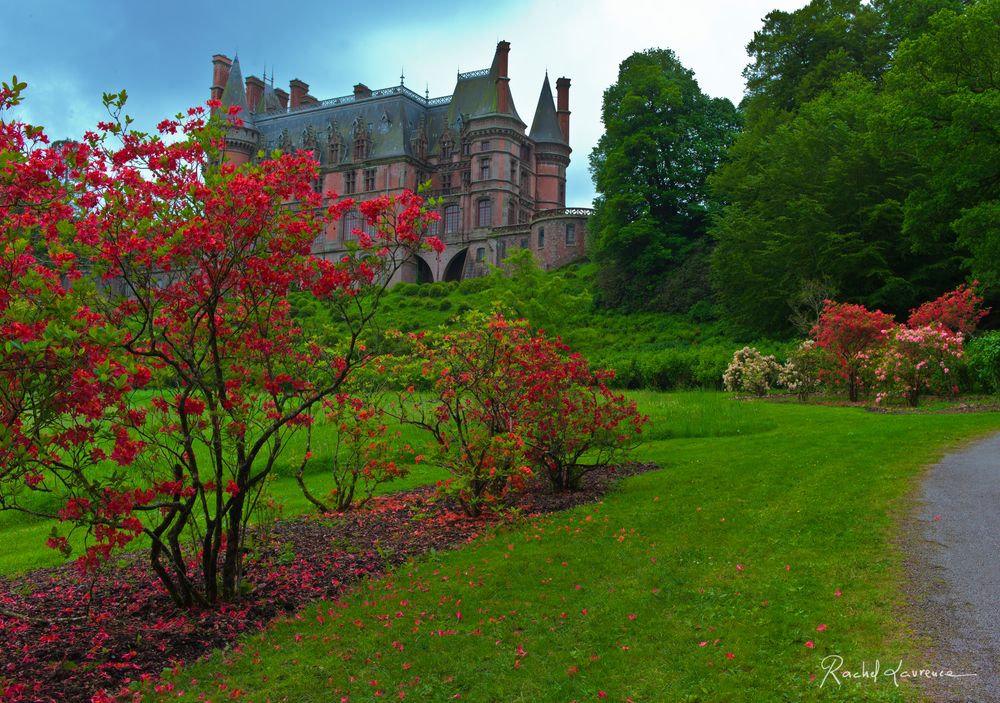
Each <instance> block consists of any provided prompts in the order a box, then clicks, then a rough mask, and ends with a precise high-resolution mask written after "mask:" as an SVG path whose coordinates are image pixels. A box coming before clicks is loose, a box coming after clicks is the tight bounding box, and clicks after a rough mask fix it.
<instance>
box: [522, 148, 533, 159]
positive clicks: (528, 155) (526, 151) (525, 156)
mask: <svg viewBox="0 0 1000 703" xmlns="http://www.w3.org/2000/svg"><path fill="white" fill-rule="evenodd" d="M530 158H531V147H530V146H528V145H527V144H522V145H521V160H522V161H527V160H528V159H530Z"/></svg>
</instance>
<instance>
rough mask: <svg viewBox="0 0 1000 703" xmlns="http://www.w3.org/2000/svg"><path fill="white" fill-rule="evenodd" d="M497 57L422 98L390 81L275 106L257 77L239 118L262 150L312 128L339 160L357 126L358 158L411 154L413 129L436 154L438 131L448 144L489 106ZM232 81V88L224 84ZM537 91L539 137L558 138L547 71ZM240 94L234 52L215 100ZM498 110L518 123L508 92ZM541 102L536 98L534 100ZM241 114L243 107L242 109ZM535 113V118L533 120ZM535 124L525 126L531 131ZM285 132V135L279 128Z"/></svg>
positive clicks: (325, 155)
mask: <svg viewBox="0 0 1000 703" xmlns="http://www.w3.org/2000/svg"><path fill="white" fill-rule="evenodd" d="M498 61H499V57H497V56H494V59H493V65H492V66H490V68H488V69H482V70H479V71H470V72H468V73H460V74H459V75H458V78H457V80H456V83H455V91H454V93H453V94H452V95H451V96H450V97H444V98H435V99H433V100H427V99H426V98H424V97H423V96H420V95H418V94H417V93H414V92H413V91H411V90H410V89H408V88H405V87H403V86H402V85H400V86H395V87H393V88H384V89H382V90H376V91H373V94H372V96H371V97H367V98H355V97H354V96H353V95H351V96H345V97H343V98H334V99H331V100H324V101H322V102H320V103H318V104H316V105H311V106H308V107H304V108H300V109H297V110H292V111H289V112H286V111H284V110H282V109H281V106H280V102H279V101H278V98H277V96H276V95H275V93H274V89H273V87H271V86H270V85H267V84H266V83H265V86H264V92H263V94H262V96H261V100H260V101H259V104H258V105H257V106H256V107H257V110H256V114H254V115H249V118H250V119H248V120H247V121H248V123H250V122H252V125H253V128H254V129H256V130H257V131H258V132H260V134H261V147H262V148H264V149H265V150H268V151H269V150H271V149H274V148H281V146H282V145H283V144H284V145H285V146H287V145H288V144H290V145H291V147H292V148H293V149H300V148H304V146H306V144H307V142H308V141H309V139H310V137H311V136H312V135H315V137H316V146H317V147H318V148H317V153H316V156H317V158H318V159H319V160H320V163H322V164H323V165H324V166H329V167H335V166H337V165H339V164H334V163H329V159H330V154H329V150H328V149H327V145H328V144H330V143H331V140H336V141H339V142H340V143H341V144H343V145H344V149H343V150H342V151H343V154H344V158H343V160H342V161H341V163H345V164H347V163H352V158H351V157H352V151H353V144H354V140H355V137H356V135H357V134H358V132H359V131H363V132H365V133H366V134H367V136H368V138H369V140H370V150H369V153H368V156H367V158H366V159H365V161H371V160H379V159H396V158H399V157H404V156H409V157H416V156H417V154H416V153H415V151H416V144H417V142H418V141H419V138H420V135H423V137H424V138H425V139H426V152H425V154H426V155H427V156H433V155H435V154H439V153H440V150H441V138H442V136H443V135H444V133H445V131H446V130H447V131H449V132H450V134H451V138H452V141H453V143H454V145H455V147H456V148H457V147H458V143H459V135H460V133H461V131H462V126H463V124H464V123H465V122H467V121H468V120H469V119H471V118H474V117H480V116H484V115H489V114H495V113H496V112H497V91H498V89H506V86H501V87H499V88H498V77H499V66H498ZM230 86H232V89H230ZM542 91H543V97H544V96H546V95H547V96H548V108H547V109H548V112H551V121H552V124H553V125H554V132H553V131H552V127H551V125H549V117H548V116H544V117H543V118H542V122H543V123H544V125H545V127H544V129H540V131H539V134H544V135H545V137H546V139H545V141H558V142H559V143H565V142H563V141H562V133H561V131H560V130H559V122H558V119H557V117H556V114H555V107H554V105H553V102H552V91H551V89H550V88H549V84H548V78H547V77H546V81H545V84H544V85H543V88H542ZM227 95H229V100H230V101H238V100H241V99H242V103H238V104H240V106H241V107H244V108H245V106H246V92H245V90H244V89H243V78H242V76H241V75H240V70H239V59H238V58H237V59H235V60H234V61H233V67H232V69H231V71H230V74H229V81H228V82H227V83H226V89H225V91H224V92H223V103H224V104H225V105H227V106H228V105H229V104H233V103H232V102H229V103H227V102H226V100H227ZM507 104H508V109H507V111H506V112H505V114H507V115H510V116H511V117H513V118H514V119H516V120H517V121H518V122H521V124H524V123H523V121H522V120H521V118H520V116H519V115H518V114H517V109H516V108H515V107H514V101H513V99H512V98H509V99H508V101H507ZM542 104H543V101H542V99H541V98H540V99H539V105H540V106H541V105H542ZM243 114H244V115H245V116H246V115H247V113H246V112H244V113H243ZM539 119H540V118H539V115H538V114H536V115H535V123H538V122H539ZM534 131H535V126H534V125H533V126H532V135H531V136H532V137H533V138H534ZM286 132H287V135H286V134H285V133H286Z"/></svg>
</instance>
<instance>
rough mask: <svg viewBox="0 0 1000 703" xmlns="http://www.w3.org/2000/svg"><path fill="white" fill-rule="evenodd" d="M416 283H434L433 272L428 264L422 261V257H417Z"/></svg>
mask: <svg viewBox="0 0 1000 703" xmlns="http://www.w3.org/2000/svg"><path fill="white" fill-rule="evenodd" d="M415 258H416V260H417V283H433V282H434V272H433V271H432V270H431V267H430V264H428V263H427V262H426V261H424V257H422V256H417V257H415Z"/></svg>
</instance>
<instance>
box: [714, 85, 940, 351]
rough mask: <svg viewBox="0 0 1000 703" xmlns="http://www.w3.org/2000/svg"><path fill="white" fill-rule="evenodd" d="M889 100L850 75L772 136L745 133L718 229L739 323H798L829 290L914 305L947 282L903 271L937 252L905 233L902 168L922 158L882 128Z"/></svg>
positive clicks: (725, 299)
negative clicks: (925, 252)
mask: <svg viewBox="0 0 1000 703" xmlns="http://www.w3.org/2000/svg"><path fill="white" fill-rule="evenodd" d="M880 100H881V97H880V96H879V94H878V93H877V92H876V91H875V89H874V87H873V86H872V84H871V83H869V82H868V81H867V80H865V79H863V78H861V77H858V76H847V77H845V78H843V79H841V80H840V81H838V82H837V83H836V85H835V86H834V89H833V90H832V91H829V92H827V93H824V94H822V95H820V96H819V97H817V98H815V99H813V100H810V101H809V102H807V103H806V104H805V105H803V106H802V107H801V109H800V110H799V111H798V113H797V114H796V115H795V116H794V117H792V118H791V119H790V120H789V121H787V122H786V123H784V124H782V125H781V126H779V127H778V128H777V129H775V130H774V131H773V132H771V133H770V134H767V135H765V136H762V137H759V138H758V140H756V141H753V142H742V141H741V143H740V144H738V145H737V146H736V147H734V150H733V152H734V153H733V162H734V166H733V167H732V168H726V169H723V170H721V171H720V172H719V173H718V174H717V175H716V176H715V177H714V179H713V181H712V183H713V185H714V186H715V187H716V188H717V189H718V191H720V193H724V194H725V197H726V198H727V200H728V201H729V203H728V204H727V205H726V206H725V208H724V209H723V211H722V213H721V216H720V217H719V218H718V220H717V223H716V226H715V228H714V230H713V233H714V234H715V236H716V238H717V240H718V243H717V246H716V249H715V252H714V261H713V264H714V266H713V280H714V282H715V284H716V287H717V291H718V298H719V302H720V303H721V305H722V307H723V310H724V312H725V315H726V317H727V319H729V320H731V321H733V322H735V323H738V325H739V327H741V328H743V329H746V330H748V331H753V332H769V333H781V332H786V331H789V330H790V329H791V328H792V326H793V319H794V318H795V317H796V313H802V312H803V310H802V308H803V307H804V306H810V305H811V303H815V301H814V300H812V298H815V297H817V296H820V299H822V296H827V297H834V296H837V297H838V299H842V298H846V299H849V300H852V301H855V302H860V303H864V304H865V305H867V306H869V307H875V308H881V309H887V310H891V311H895V312H905V311H906V310H908V309H909V308H910V307H913V306H914V305H916V304H917V303H918V302H920V300H922V299H924V298H925V297H926V296H927V294H928V292H931V293H933V292H934V291H935V290H936V282H935V283H927V284H925V283H924V282H922V281H920V280H916V279H913V278H911V277H904V276H902V275H901V273H900V272H902V271H908V272H913V271H914V269H916V268H918V266H919V265H920V264H921V263H923V264H925V265H930V264H931V262H921V261H918V260H916V257H915V255H913V254H912V253H911V252H910V247H909V246H908V244H907V243H906V242H904V241H903V239H902V232H901V230H902V219H903V213H902V209H903V200H904V199H905V198H906V195H907V185H908V179H907V178H905V177H902V176H901V174H908V173H910V172H911V171H912V167H911V165H910V163H909V162H908V159H906V158H905V157H904V156H899V155H895V154H891V153H885V152H886V150H884V149H883V147H882V144H881V141H880V135H879V134H878V133H877V132H875V131H873V130H872V127H871V125H870V122H871V119H872V116H873V115H874V114H876V113H877V112H878V110H879V105H880ZM745 150H746V151H745ZM747 151H748V152H749V153H746V152H747ZM933 263H934V265H935V266H936V265H937V263H938V262H936V261H935V262H933ZM952 268H954V262H953V266H952ZM811 307H812V309H813V310H815V309H816V307H815V305H812V306H811ZM799 317H800V318H801V315H799ZM800 331H801V330H800Z"/></svg>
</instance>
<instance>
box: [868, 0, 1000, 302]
mask: <svg viewBox="0 0 1000 703" xmlns="http://www.w3.org/2000/svg"><path fill="white" fill-rule="evenodd" d="M886 84H887V89H886V109H885V112H884V115H883V129H884V131H885V133H886V135H887V139H888V141H889V143H890V146H891V147H892V148H893V149H895V150H897V151H900V152H905V153H910V154H913V156H914V158H915V160H916V162H917V163H918V165H919V166H920V168H921V177H920V179H919V181H918V182H917V184H916V185H915V187H914V188H913V189H912V190H911V192H910V194H909V197H908V198H907V200H906V207H905V220H904V225H903V229H904V232H905V233H906V235H907V237H909V238H910V240H911V241H912V242H913V246H914V247H915V248H917V249H918V250H921V251H924V250H934V249H937V248H940V246H941V243H942V242H944V243H947V242H951V241H954V240H956V239H957V243H958V245H959V247H960V249H959V251H961V252H968V253H969V254H970V257H969V259H968V260H967V261H966V267H967V269H968V270H970V271H971V273H972V274H973V275H974V276H977V277H979V278H980V280H981V281H982V282H983V283H985V284H987V285H988V286H991V287H993V288H994V294H995V292H996V289H997V288H998V287H1000V0H981V1H980V2H974V3H972V4H970V5H969V6H968V8H967V9H965V11H964V12H956V11H954V10H950V9H947V10H944V11H942V12H939V13H938V14H936V15H934V16H933V17H932V18H931V20H930V23H929V29H928V31H926V32H925V33H923V34H922V35H920V36H919V37H917V38H915V39H913V40H911V41H904V42H903V43H902V44H901V45H900V47H899V51H898V52H897V54H896V57H895V60H894V66H893V69H892V71H890V73H889V74H888V75H887V76H886Z"/></svg>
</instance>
